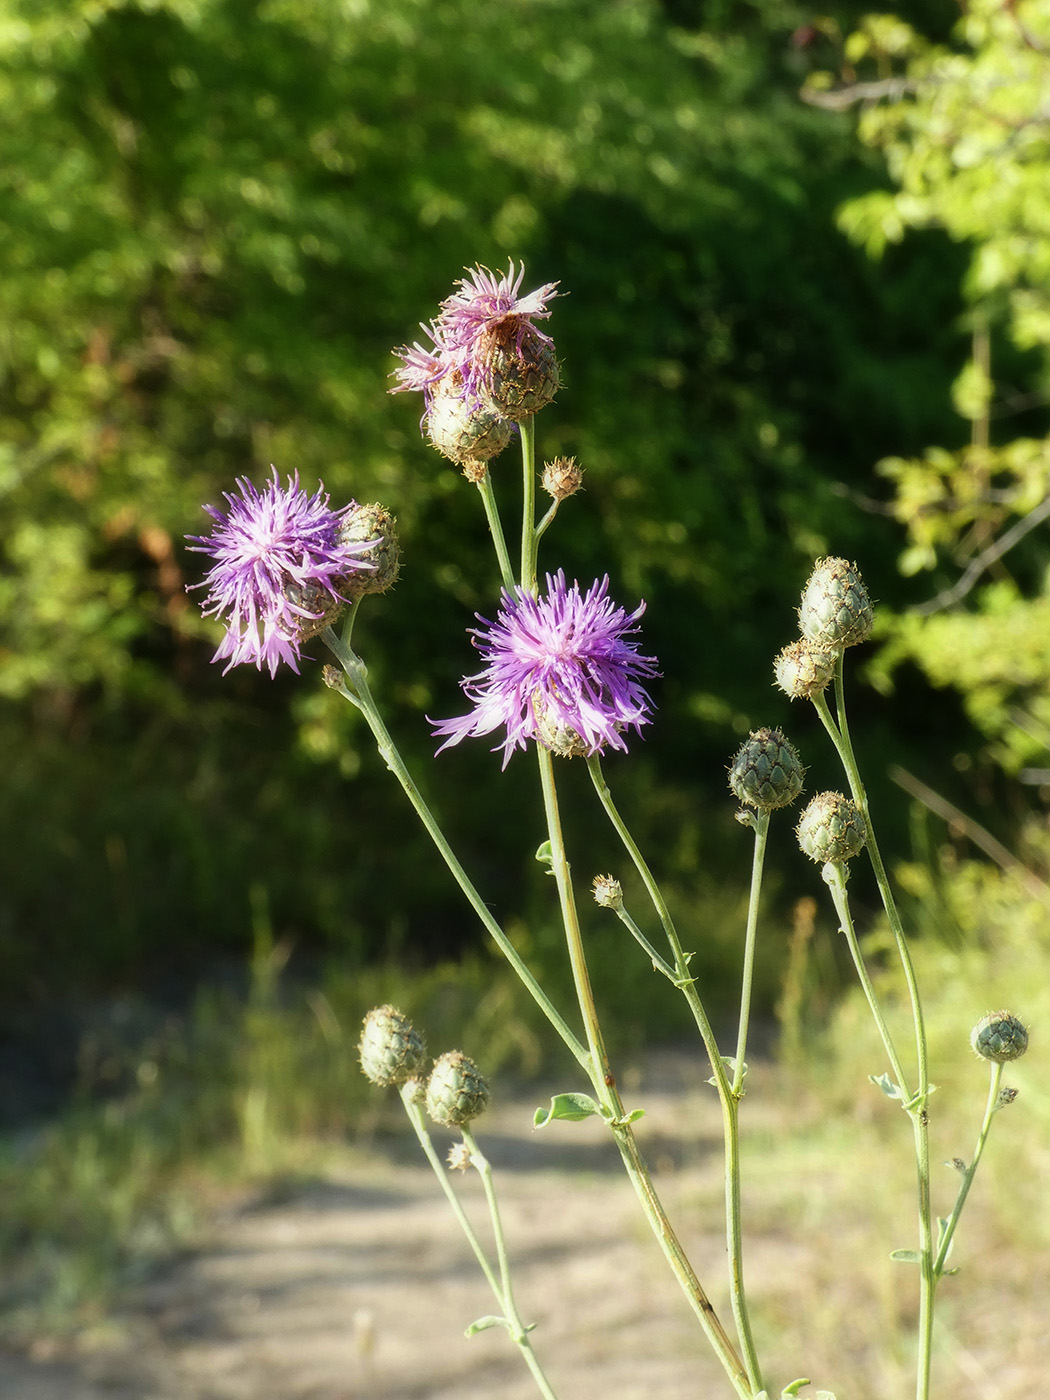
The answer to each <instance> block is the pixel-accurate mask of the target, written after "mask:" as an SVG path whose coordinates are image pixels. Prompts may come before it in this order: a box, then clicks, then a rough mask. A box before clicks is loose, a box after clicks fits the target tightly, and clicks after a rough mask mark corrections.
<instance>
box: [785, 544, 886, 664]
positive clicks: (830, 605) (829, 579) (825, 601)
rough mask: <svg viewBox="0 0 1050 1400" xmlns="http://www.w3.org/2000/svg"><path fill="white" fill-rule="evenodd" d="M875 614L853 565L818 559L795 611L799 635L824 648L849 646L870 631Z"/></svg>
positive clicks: (845, 562)
mask: <svg viewBox="0 0 1050 1400" xmlns="http://www.w3.org/2000/svg"><path fill="white" fill-rule="evenodd" d="M874 620H875V613H874V610H873V609H872V606H871V599H870V598H869V597H868V590H867V589H866V588H865V587H864V584H863V583H862V582H861V577H860V574H859V573H858V572H857V569H856V566H855V565H853V564H850V563H847V561H846V560H845V559H818V560H817V562H816V564H815V565H814V566H813V572H812V573H811V574H810V576H809V582H808V583H807V584H806V588H805V592H804V593H803V594H802V606H801V607H800V608H799V611H798V622H799V627H800V629H801V631H802V635H803V637H805V638H806V640H807V641H809V642H815V643H816V644H817V645H818V646H824V647H852V646H856V644H857V643H858V642H863V641H864V640H865V639H866V638H867V637H868V636H869V635H870V633H871V628H872V623H873V622H874Z"/></svg>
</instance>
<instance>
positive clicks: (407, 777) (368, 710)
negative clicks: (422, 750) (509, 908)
mask: <svg viewBox="0 0 1050 1400" xmlns="http://www.w3.org/2000/svg"><path fill="white" fill-rule="evenodd" d="M321 637H322V640H323V641H324V642H325V644H326V646H327V647H328V648H329V650H330V651H331V652H332V653H333V654H334V655H335V656H336V657H337V659H338V661H339V664H340V665H341V666H342V668H343V672H344V674H345V679H344V678H343V677H342V676H339V675H338V673H337V672H335V670H334V668H329V670H330V671H331V672H332V674H333V676H334V677H336V680H337V683H336V684H335V685H334V687H333V688H334V689H336V690H338V691H339V693H340V694H341V695H342V696H343V698H344V699H346V700H349V701H350V703H351V704H353V705H356V706H357V708H358V709H359V710H360V711H361V713H362V714H363V715H364V717H365V720H366V722H367V724H368V727H369V729H371V731H372V734H373V737H374V738H375V741H376V746H377V748H378V749H379V753H380V755H381V756H382V758H383V760H384V761H385V763H386V766H387V767H388V768H389V769H390V771H391V773H393V775H394V777H395V778H396V779H397V780H398V782H399V783H400V784H401V787H402V789H403V790H404V792H405V795H406V796H407V798H408V800H409V801H410V802H411V804H412V806H413V807H414V808H415V810H416V814H417V815H418V817H419V819H420V821H421V822H422V823H423V826H424V827H425V828H426V831H427V835H428V836H429V837H430V839H431V840H432V841H433V842H434V845H435V846H436V847H437V849H438V852H439V854H440V855H441V858H442V859H443V860H444V862H445V864H446V865H447V866H448V868H449V870H450V871H451V873H452V876H453V878H454V879H455V881H456V883H457V884H458V885H459V887H460V889H461V890H462V891H463V893H464V894H465V895H466V897H467V899H468V900H469V901H470V905H471V908H472V909H473V910H474V912H475V913H476V914H477V916H478V918H479V919H480V920H481V922H482V924H483V925H484V926H485V928H486V929H487V931H488V932H489V933H490V934H491V936H492V937H493V939H494V940H495V942H496V944H497V946H498V947H499V950H500V952H501V953H502V954H503V956H504V957H505V958H506V959H507V961H508V962H509V963H510V965H511V967H513V969H514V971H515V972H516V973H517V975H518V977H519V978H520V979H521V981H522V983H523V984H524V985H525V988H526V990H527V991H528V992H529V993H530V995H531V996H532V998H533V1000H534V1001H535V1002H536V1004H537V1006H539V1008H540V1010H541V1011H542V1012H543V1014H544V1015H545V1016H546V1017H547V1020H548V1021H549V1022H550V1023H551V1025H552V1026H553V1027H554V1029H555V1030H556V1031H557V1033H558V1035H559V1036H560V1037H561V1039H562V1040H563V1041H564V1043H565V1044H566V1046H568V1048H569V1050H570V1051H571V1052H572V1054H573V1055H574V1056H575V1058H576V1059H577V1061H578V1062H579V1063H580V1064H581V1065H583V1067H584V1068H585V1069H588V1070H589V1067H590V1057H589V1055H588V1053H587V1050H586V1048H585V1047H584V1046H583V1045H582V1044H581V1042H580V1040H579V1037H578V1036H576V1035H575V1034H574V1033H573V1031H572V1030H571V1029H570V1028H569V1026H568V1024H567V1023H566V1021H565V1019H564V1018H563V1017H562V1015H561V1013H560V1012H559V1011H558V1009H557V1007H556V1006H555V1005H554V1003H553V1002H552V1001H551V999H550V997H548V995H547V993H546V992H545V991H544V990H543V988H542V987H541V986H540V984H539V983H538V982H537V981H536V978H535V977H534V976H533V974H532V972H531V971H530V970H529V968H528V966H527V965H526V963H525V962H524V961H523V960H522V957H521V955H520V954H519V953H518V950H517V949H516V948H515V947H514V945H513V943H511V941H510V939H509V938H508V937H507V935H506V934H505V933H504V932H503V929H502V928H501V927H500V925H499V924H498V923H497V922H496V920H495V919H494V918H493V916H492V913H491V912H490V910H489V908H488V905H487V904H486V903H485V901H484V900H483V899H482V898H481V895H480V894H479V893H478V891H477V889H476V888H475V886H474V884H473V883H472V881H471V879H470V877H469V876H468V875H467V873H466V871H465V870H464V869H463V866H462V865H461V864H460V862H459V860H458V858H457V857H456V854H455V852H454V851H453V850H452V848H451V846H450V845H449V844H448V841H447V840H446V838H445V834H444V832H443V831H442V830H441V828H440V826H439V825H438V823H437V821H436V819H435V817H434V815H433V813H432V812H431V810H430V808H429V807H428V806H427V804H426V802H425V801H424V800H423V795H422V793H421V792H420V791H419V789H418V788H417V787H416V784H415V782H414V781H413V779H412V775H411V774H410V773H409V771H408V769H407V768H406V766H405V763H404V760H403V759H402V758H401V755H400V753H399V752H398V750H397V748H396V746H395V744H394V741H393V739H392V738H391V737H390V733H389V731H388V729H387V727H386V725H385V724H384V722H383V717H382V715H381V714H380V713H379V709H378V707H377V706H376V703H375V701H374V699H373V698H372V692H371V691H370V689H369V687H368V679H367V672H366V669H365V666H364V663H363V662H362V661H361V659H360V657H359V656H357V655H356V653H355V652H353V651H351V650H350V648H349V647H348V646H345V645H344V644H343V642H341V641H340V640H339V638H338V637H337V636H336V635H335V633H334V632H333V631H332V629H331V628H330V627H328V628H325V630H324V632H322V633H321ZM327 679H328V676H327V675H326V680H327Z"/></svg>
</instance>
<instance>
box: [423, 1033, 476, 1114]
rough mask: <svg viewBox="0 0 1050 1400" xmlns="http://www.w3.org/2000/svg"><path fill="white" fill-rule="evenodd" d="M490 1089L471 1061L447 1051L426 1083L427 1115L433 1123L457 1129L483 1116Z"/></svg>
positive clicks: (461, 1055) (456, 1051)
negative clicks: (480, 1115)
mask: <svg viewBox="0 0 1050 1400" xmlns="http://www.w3.org/2000/svg"><path fill="white" fill-rule="evenodd" d="M488 1101H489V1086H488V1085H487V1084H486V1083H485V1080H484V1078H483V1077H482V1074H481V1071H480V1070H479V1069H478V1067H477V1065H476V1064H475V1063H474V1061H473V1060H470V1059H468V1058H467V1056H466V1055H464V1054H463V1053H462V1052H461V1051H459V1050H449V1051H448V1052H447V1054H444V1055H442V1056H441V1058H440V1059H439V1060H435V1061H434V1068H433V1069H432V1070H431V1071H430V1078H429V1079H428V1080H427V1112H428V1113H429V1114H430V1116H431V1118H433V1120H434V1122H435V1123H441V1124H443V1125H444V1126H445V1127H446V1128H459V1127H462V1126H463V1125H464V1124H466V1123H470V1122H472V1121H473V1120H474V1119H475V1118H477V1117H478V1115H479V1114H481V1113H484V1111H485V1108H486V1105H487V1104H488Z"/></svg>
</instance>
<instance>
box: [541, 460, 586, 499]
mask: <svg viewBox="0 0 1050 1400" xmlns="http://www.w3.org/2000/svg"><path fill="white" fill-rule="evenodd" d="M582 482H583V468H582V467H578V466H577V465H576V458H575V457H555V459H554V461H553V462H544V464H543V477H542V484H543V489H544V491H546V493H547V495H548V496H553V497H554V499H555V500H556V501H564V500H566V499H567V497H569V496H575V494H576V492H577V491H578V490H579V489H580V486H581V484H582Z"/></svg>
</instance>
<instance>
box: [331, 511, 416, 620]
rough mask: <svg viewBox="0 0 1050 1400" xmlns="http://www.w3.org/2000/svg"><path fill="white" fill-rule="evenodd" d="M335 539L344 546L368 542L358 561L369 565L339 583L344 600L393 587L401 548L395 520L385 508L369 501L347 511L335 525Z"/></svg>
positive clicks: (399, 567) (399, 566) (398, 570)
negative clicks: (337, 536) (337, 538)
mask: <svg viewBox="0 0 1050 1400" xmlns="http://www.w3.org/2000/svg"><path fill="white" fill-rule="evenodd" d="M339 540H340V542H341V543H344V544H353V543H356V542H358V541H360V542H361V543H368V544H369V546H370V547H369V548H368V549H367V550H365V552H364V553H363V554H362V555H360V556H359V558H360V559H361V561H362V562H363V563H366V564H371V565H372V566H373V567H372V568H371V569H362V570H360V571H359V572H357V573H355V574H351V575H350V576H349V577H348V578H347V579H345V580H341V581H340V587H339V592H340V593H341V594H342V595H343V597H344V598H350V599H353V598H359V597H361V595H362V594H365V593H386V592H387V590H388V589H390V588H393V586H394V584H395V583H396V582H397V576H398V574H399V573H400V570H401V549H400V546H399V545H398V541H397V521H396V520H395V519H394V517H393V516H392V515H391V514H390V512H389V511H388V510H387V509H386V507H385V506H381V505H379V504H378V502H373V503H372V504H371V505H366V506H355V507H354V509H353V510H351V511H348V512H347V514H346V515H344V516H343V519H342V521H341V522H340V525H339Z"/></svg>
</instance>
